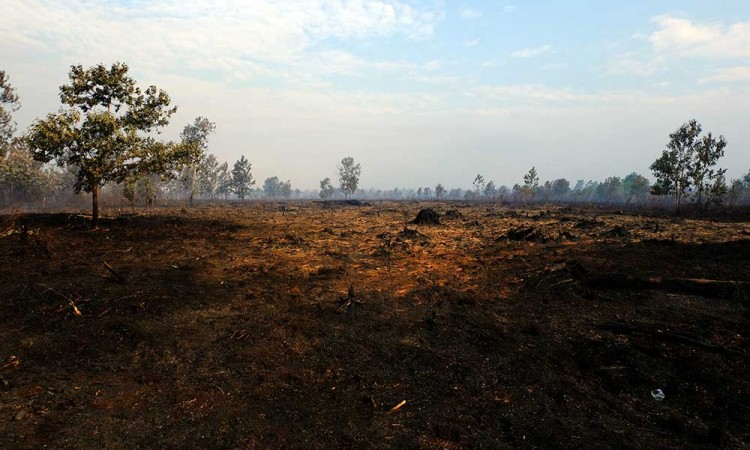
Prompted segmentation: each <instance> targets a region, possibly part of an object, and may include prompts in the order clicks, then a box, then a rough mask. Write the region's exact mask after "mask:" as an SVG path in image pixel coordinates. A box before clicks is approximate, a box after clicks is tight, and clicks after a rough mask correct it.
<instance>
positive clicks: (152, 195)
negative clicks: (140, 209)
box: [122, 174, 162, 206]
mask: <svg viewBox="0 0 750 450" xmlns="http://www.w3.org/2000/svg"><path fill="white" fill-rule="evenodd" d="M161 181H162V179H161V177H160V176H159V175H154V174H138V175H135V176H132V177H130V178H127V179H126V180H125V181H124V182H123V186H122V188H123V190H122V195H123V197H125V198H126V199H128V200H129V201H130V203H131V204H132V205H136V204H141V205H147V206H151V205H153V204H154V202H155V201H156V197H157V195H158V193H159V184H160V182H161Z"/></svg>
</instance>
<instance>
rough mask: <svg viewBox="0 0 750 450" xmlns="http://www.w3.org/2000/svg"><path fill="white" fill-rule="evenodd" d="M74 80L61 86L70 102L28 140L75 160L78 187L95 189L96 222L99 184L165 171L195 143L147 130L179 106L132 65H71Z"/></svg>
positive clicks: (36, 148) (40, 152)
mask: <svg viewBox="0 0 750 450" xmlns="http://www.w3.org/2000/svg"><path fill="white" fill-rule="evenodd" d="M69 78H70V83H69V84H67V85H63V86H61V87H60V99H61V100H62V102H63V103H64V104H65V105H67V106H68V107H69V109H67V110H64V109H63V110H60V111H58V112H56V113H51V114H49V115H47V117H46V118H45V119H39V120H37V121H36V122H34V123H33V124H32V125H31V127H30V128H29V131H28V134H27V136H26V142H27V143H28V145H29V147H30V149H31V150H32V152H33V154H34V158H35V159H36V160H37V161H41V162H45V163H47V162H52V161H54V162H55V163H57V164H58V165H59V166H66V165H75V166H77V167H78V169H79V170H78V173H77V178H76V183H75V190H76V191H78V192H80V191H85V192H92V193H94V196H93V203H94V217H93V222H94V225H96V219H97V215H98V192H99V188H100V187H101V186H103V185H104V183H106V182H108V181H112V182H115V183H122V182H124V181H125V180H126V179H128V178H129V177H133V176H137V175H138V174H144V173H159V174H167V173H170V172H172V171H173V170H174V169H175V167H178V166H179V164H181V163H182V162H183V161H186V160H190V158H192V157H193V156H194V149H192V148H189V147H187V146H182V145H175V144H173V143H162V142H158V141H156V140H155V139H154V138H153V137H152V136H150V135H149V133H151V132H152V131H156V130H158V129H159V128H161V127H163V126H165V125H167V124H168V123H169V118H170V117H171V116H172V114H174V112H175V111H176V110H177V108H176V107H173V108H170V107H169V103H170V99H169V96H168V95H167V93H166V92H164V91H162V90H159V89H157V88H156V87H155V86H150V87H148V88H147V89H146V90H145V91H141V89H140V88H139V87H138V86H137V85H136V82H135V80H133V79H132V78H131V77H129V76H128V66H127V65H126V64H123V63H115V64H112V66H111V67H110V68H107V67H105V66H104V65H102V64H99V65H97V66H94V67H91V68H89V69H84V68H83V67H82V66H80V65H78V66H72V67H71V70H70V73H69Z"/></svg>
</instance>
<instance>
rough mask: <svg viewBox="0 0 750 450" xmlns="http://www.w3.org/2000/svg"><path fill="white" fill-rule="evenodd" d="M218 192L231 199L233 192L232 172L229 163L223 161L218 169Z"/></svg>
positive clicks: (225, 198)
mask: <svg viewBox="0 0 750 450" xmlns="http://www.w3.org/2000/svg"><path fill="white" fill-rule="evenodd" d="M216 173H217V175H216V180H217V181H216V184H217V188H216V189H217V193H218V194H219V195H223V196H224V200H227V199H229V194H231V193H232V174H231V173H230V172H229V163H228V162H226V161H225V162H223V163H222V164H221V165H220V166H219V167H218V169H217V170H216Z"/></svg>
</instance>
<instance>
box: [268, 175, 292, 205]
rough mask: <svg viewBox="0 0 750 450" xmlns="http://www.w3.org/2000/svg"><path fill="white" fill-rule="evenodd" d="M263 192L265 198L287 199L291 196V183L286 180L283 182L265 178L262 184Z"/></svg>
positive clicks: (273, 178) (274, 178)
mask: <svg viewBox="0 0 750 450" xmlns="http://www.w3.org/2000/svg"><path fill="white" fill-rule="evenodd" d="M263 192H264V193H265V195H266V197H271V198H273V199H274V200H275V199H276V197H284V198H289V197H290V196H291V195H292V182H291V181H289V180H287V181H286V182H283V181H281V180H279V177H271V178H266V181H265V182H263Z"/></svg>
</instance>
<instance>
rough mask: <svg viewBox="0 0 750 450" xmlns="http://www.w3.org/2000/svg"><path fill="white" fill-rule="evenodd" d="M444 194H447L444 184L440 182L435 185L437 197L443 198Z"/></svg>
mask: <svg viewBox="0 0 750 450" xmlns="http://www.w3.org/2000/svg"><path fill="white" fill-rule="evenodd" d="M443 195H445V188H444V187H443V185H442V184H440V183H438V185H437V186H435V198H437V199H438V200H440V199H441V198H443Z"/></svg>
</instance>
